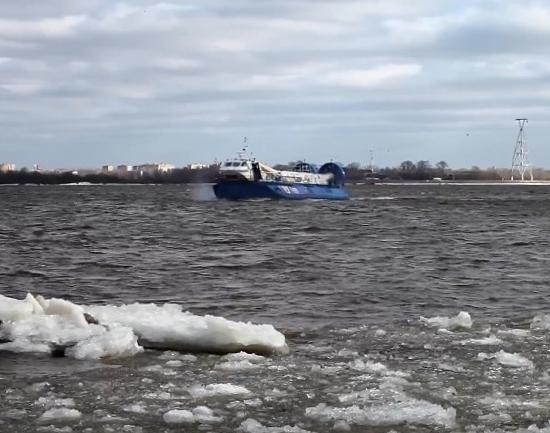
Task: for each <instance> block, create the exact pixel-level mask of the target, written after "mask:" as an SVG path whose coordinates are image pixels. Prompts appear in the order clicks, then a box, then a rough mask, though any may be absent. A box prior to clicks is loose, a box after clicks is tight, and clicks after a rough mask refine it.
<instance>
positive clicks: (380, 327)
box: [0, 185, 550, 433]
mask: <svg viewBox="0 0 550 433" xmlns="http://www.w3.org/2000/svg"><path fill="white" fill-rule="evenodd" d="M350 192H351V195H352V199H351V200H349V201H346V202H327V201H304V202H285V201H278V202H275V201H248V202H228V201H218V200H208V198H210V197H211V193H210V191H209V188H208V187H207V186H194V187H189V186H51V187H50V186H43V187H31V186H26V187H15V186H13V187H12V186H5V187H1V188H0V245H1V247H0V293H1V294H3V295H5V296H10V297H16V298H23V297H24V296H25V294H26V293H27V292H32V293H34V294H42V295H44V296H46V297H58V298H64V299H67V300H70V301H72V302H75V303H78V304H98V303H99V304H115V305H118V304H123V303H132V302H155V303H164V302H174V303H178V304H181V305H183V306H184V309H185V310H189V311H191V312H193V313H195V314H212V315H218V316H223V317H225V318H228V319H233V320H240V321H249V320H250V321H252V322H256V323H269V324H273V325H274V326H275V327H276V328H277V329H279V330H281V331H283V332H284V333H285V334H286V335H287V340H288V345H289V348H290V354H289V355H285V356H278V357H274V358H271V359H267V360H265V361H263V363H262V364H261V365H256V364H254V365H253V368H250V369H247V370H246V371H243V370H242V369H238V368H237V369H235V370H233V371H226V370H220V369H218V368H217V367H216V365H217V363H218V362H219V361H220V359H219V357H214V356H213V355H198V356H197V359H196V360H194V361H193V360H192V359H191V358H189V359H188V358H185V357H184V358H181V360H182V363H183V366H180V367H179V368H171V367H166V366H165V363H166V362H167V360H170V359H171V358H169V357H170V356H172V357H175V358H174V359H178V360H179V359H180V358H178V357H180V356H181V355H178V354H163V353H161V352H146V353H144V354H142V355H139V356H137V357H135V358H133V359H131V360H126V361H120V362H114V361H113V362H82V361H75V360H67V359H61V360H58V359H51V358H48V357H44V356H38V355H32V354H27V355H23V354H11V353H7V352H0V431H13V429H12V426H18V428H19V430H18V431H36V429H38V428H40V429H43V430H44V431H55V428H58V429H61V428H65V431H70V430H68V429H69V428H70V429H71V430H72V431H94V432H95V431H116V432H118V431H136V432H137V431H143V432H148V431H155V432H156V431H180V430H181V429H182V428H185V430H186V431H245V432H246V431H250V432H260V433H262V432H267V433H274V432H278V431H289V432H292V431H295V432H300V431H301V430H299V429H300V428H302V429H305V430H307V431H313V432H328V431H347V429H351V431H358V432H359V431H379V432H386V431H388V432H389V431H390V430H394V431H403V432H405V431H410V430H414V431H496V430H499V429H500V430H504V431H518V430H521V429H524V428H527V427H528V426H530V425H532V424H535V425H536V426H538V427H537V428H543V427H544V426H545V425H546V424H545V423H546V421H547V420H548V419H550V376H549V374H548V371H547V369H548V368H549V366H550V362H549V359H548V347H549V343H550V339H549V338H548V336H547V333H548V331H547V330H546V329H531V328H537V326H535V325H532V324H531V323H532V320H533V318H534V316H536V315H539V314H544V313H546V312H550V296H549V293H550V292H549V280H550V262H549V261H550V254H549V247H550V230H549V229H550V186H460V185H419V186H412V185H411V186H395V185H394V186H388V185H376V186H366V185H364V186H352V187H350ZM460 311H465V312H468V313H469V314H470V315H471V317H472V319H473V326H472V327H471V328H469V327H466V328H465V329H464V328H461V329H454V328H453V327H452V326H439V327H438V326H435V327H433V326H429V324H426V323H424V322H422V321H421V320H420V316H424V317H434V316H449V317H450V316H455V315H456V314H457V313H458V312H460ZM541 327H542V328H546V327H547V324H546V322H544V321H543V323H542V325H541V326H538V328H541ZM440 328H446V329H440ZM480 353H481V355H480ZM499 353H500V354H501V355H500V356H496V354H499ZM502 354H504V355H502ZM507 354H511V355H512V358H513V359H512V361H510V362H507V361H506V359H507V358H506V356H507ZM514 356H515V357H514ZM518 357H520V358H518ZM190 359H191V360H190ZM518 359H519V361H518ZM521 359H527V360H529V361H531V362H532V363H533V364H532V365H531V366H527V367H525V366H522V361H521ZM509 364H513V366H511V365H509ZM115 371H116V373H113V372H115ZM46 382H47V384H44V383H46ZM216 383H217V384H220V383H231V384H234V385H239V386H244V387H246V388H247V389H249V391H250V395H248V396H247V397H244V398H243V397H242V396H241V397H239V398H237V397H235V396H233V397H229V396H219V395H218V396H213V397H210V398H205V399H203V400H201V401H197V399H194V398H192V397H190V395H189V392H188V389H189V387H190V386H193V385H196V384H202V385H208V384H216ZM163 392H164V394H162V393H163ZM159 393H160V394H159ZM2 394H4V395H3V396H2ZM44 396H46V397H48V396H49V397H52V396H53V397H58V398H72V399H73V400H74V404H73V406H74V407H75V408H77V409H78V410H79V411H80V412H81V413H82V418H81V419H80V421H78V422H72V423H68V426H65V425H63V424H61V425H56V427H51V428H50V427H49V425H48V424H47V423H42V424H39V423H38V421H37V418H38V417H39V416H40V415H41V414H42V413H43V412H44V410H45V409H46V408H47V407H48V405H47V404H42V403H37V402H38V399H39V398H40V397H44ZM53 397H52V398H53ZM132 404H134V405H138V406H140V407H141V408H142V409H143V410H134V411H132V410H129V405H130V406H131V405H132ZM200 405H204V406H208V407H209V408H211V409H212V410H213V411H214V413H215V415H216V416H217V417H219V418H222V419H223V422H222V421H212V422H206V421H205V422H195V423H194V424H184V427H181V426H179V425H178V426H174V427H171V426H170V425H168V424H166V423H165V422H164V421H163V419H162V414H163V413H165V412H166V411H167V410H169V409H174V408H181V409H189V410H192V409H193V408H195V407H197V406H200ZM323 405H326V406H323ZM354 408H355V409H354ZM134 409H135V407H134ZM377 411H378V412H377ZM453 411H454V412H453ZM453 413H456V414H455V415H453ZM106 414H107V415H109V416H113V417H116V419H114V420H111V421H109V417H108V416H107V415H106ZM248 418H253V419H255V420H257V421H258V422H259V423H261V424H262V425H263V426H264V427H259V426H258V425H252V424H250V423H249V424H246V423H244V424H243V421H244V420H246V419H248ZM283 426H287V430H282V428H283ZM288 426H294V427H292V428H291V427H288ZM262 428H263V430H262ZM277 428H280V429H277ZM2 429H4V430H2ZM48 429H49V430H48ZM87 429H88V430H87ZM293 429H294V430H293ZM534 429H535V427H532V429H531V430H534ZM548 431H550V429H549V430H548Z"/></svg>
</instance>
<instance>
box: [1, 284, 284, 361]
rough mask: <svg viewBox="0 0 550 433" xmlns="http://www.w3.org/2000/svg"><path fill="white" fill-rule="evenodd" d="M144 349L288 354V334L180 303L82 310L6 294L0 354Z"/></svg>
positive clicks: (93, 355) (98, 354)
mask: <svg viewBox="0 0 550 433" xmlns="http://www.w3.org/2000/svg"><path fill="white" fill-rule="evenodd" d="M143 347H154V348H161V349H174V350H180V351H204V352H213V353H228V352H238V351H246V352H256V353H261V354H271V353H275V352H277V353H285V352H287V351H288V348H287V346H286V342H285V337H284V335H283V334H281V333H280V332H279V331H277V330H276V329H275V328H274V327H273V326H271V325H255V324H252V323H243V322H234V321H230V320H227V319H225V318H223V317H214V316H196V315H193V314H191V313H188V312H184V311H182V308H181V306H179V305H174V304H164V305H162V306H157V305H155V304H131V305H122V306H112V305H107V306H80V305H76V304H73V303H71V302H69V301H66V300H64V299H55V298H53V299H44V298H42V297H40V296H37V297H36V298H35V297H33V296H32V295H31V294H28V295H27V297H26V298H25V299H24V300H17V299H13V298H8V297H6V296H2V295H0V350H7V351H12V352H43V353H48V352H53V353H57V352H60V354H63V355H67V356H71V357H74V358H77V359H99V358H105V357H126V356H133V355H135V354H137V353H139V352H140V351H142V350H143ZM260 359H264V358H263V357H258V358H252V357H248V358H247V357H246V356H244V355H238V356H237V357H236V358H234V359H232V358H228V359H227V362H239V363H245V361H246V362H248V363H251V361H252V362H258V361H259V360H260ZM179 360H180V361H184V360H185V361H193V360H196V358H195V357H193V358H191V357H187V358H183V357H182V358H179ZM171 366H174V367H176V366H179V364H178V365H176V364H175V363H172V365H171ZM243 366H244V365H241V366H240V367H241V369H242V367H243ZM228 367H230V365H228Z"/></svg>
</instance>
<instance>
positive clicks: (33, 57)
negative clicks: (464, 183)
mask: <svg viewBox="0 0 550 433" xmlns="http://www.w3.org/2000/svg"><path fill="white" fill-rule="evenodd" d="M516 117H528V118H529V125H528V129H527V138H528V142H529V146H530V156H531V160H532V162H533V163H534V165H536V166H545V167H550V149H549V148H548V146H547V143H548V142H549V137H550V2H548V1H543V0H540V1H530V0H461V1H454V0H414V1H411V0H402V1H401V0H380V1H377V0H362V1H356V0H332V1H328V0H270V1H267V0H200V1H198V0H189V1H179V0H178V1H176V0H166V1H164V2H157V1H154V0H132V1H130V0H128V1H126V2H118V1H116V0H41V1H37V0H2V1H1V2H0V131H1V132H0V162H1V161H10V162H15V163H16V164H17V165H18V166H23V165H27V166H30V165H32V164H35V163H38V164H40V165H41V166H44V167H49V168H55V167H95V166H98V165H101V164H107V163H110V164H118V163H130V164H131V163H139V162H146V161H167V162H172V163H175V164H177V165H182V164H184V163H187V162H192V161H195V162H211V161H213V160H214V159H215V158H218V159H225V158H227V157H230V156H232V155H233V154H234V153H235V152H236V151H237V150H238V149H239V148H240V146H241V143H242V140H243V137H244V136H246V137H248V143H249V146H250V148H251V149H252V150H253V151H254V153H255V155H256V156H257V157H258V158H260V159H262V160H265V161H266V162H270V163H273V162H285V161H290V160H296V159H302V158H305V159H307V160H310V161H316V162H323V161H324V160H328V159H334V160H339V161H343V162H346V163H347V162H351V161H359V162H362V163H365V164H366V163H368V160H369V151H370V150H371V149H372V150H373V151H374V155H375V162H376V163H377V164H378V165H382V166H385V165H397V164H399V163H400V162H401V161H403V160H407V159H410V160H413V161H417V160H420V159H427V160H430V161H431V162H432V163H436V162H438V161H440V160H445V161H447V162H448V163H449V164H450V165H451V166H452V167H455V168H457V167H469V166H471V165H479V166H482V167H486V166H492V165H495V166H500V167H507V166H509V165H510V164H511V159H512V151H513V145H514V141H515V137H516V130H517V126H516V124H515V123H514V119H515V118H516Z"/></svg>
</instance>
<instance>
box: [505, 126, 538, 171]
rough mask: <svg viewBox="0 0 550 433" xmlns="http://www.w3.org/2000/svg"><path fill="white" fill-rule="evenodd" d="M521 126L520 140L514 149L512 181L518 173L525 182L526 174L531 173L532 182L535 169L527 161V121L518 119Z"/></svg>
mask: <svg viewBox="0 0 550 433" xmlns="http://www.w3.org/2000/svg"><path fill="white" fill-rule="evenodd" d="M516 121H517V122H518V126H519V132H518V138H517V140H516V146H515V147H514V156H513V157H512V176H511V177H510V180H514V172H516V171H517V173H518V175H519V177H521V180H522V181H523V180H525V174H526V173H527V172H529V176H530V177H531V180H533V168H532V167H531V165H530V164H529V160H528V159H527V142H526V141H525V131H524V128H525V124H526V123H528V120H527V119H516Z"/></svg>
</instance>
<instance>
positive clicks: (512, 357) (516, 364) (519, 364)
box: [477, 350, 534, 369]
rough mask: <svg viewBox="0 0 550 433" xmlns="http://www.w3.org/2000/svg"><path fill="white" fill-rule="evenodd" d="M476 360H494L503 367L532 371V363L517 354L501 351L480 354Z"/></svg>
mask: <svg viewBox="0 0 550 433" xmlns="http://www.w3.org/2000/svg"><path fill="white" fill-rule="evenodd" d="M477 359H479V360H480V361H485V360H488V359H496V361H497V362H498V363H499V364H500V365H502V366H504V367H513V368H525V369H532V368H533V367H534V364H533V361H531V360H530V359H527V358H526V357H524V356H522V355H520V354H518V353H508V352H505V351H503V350H501V351H499V352H497V353H485V352H480V353H478V354H477Z"/></svg>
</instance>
